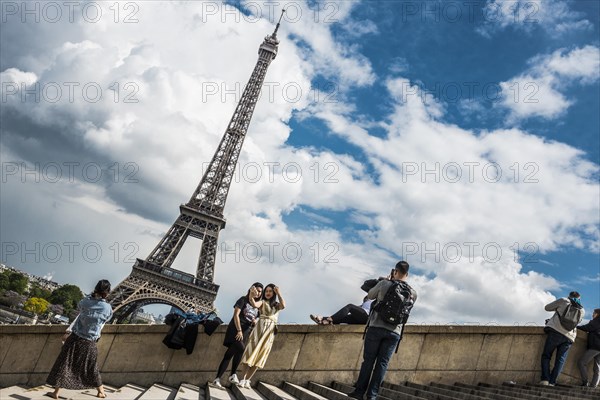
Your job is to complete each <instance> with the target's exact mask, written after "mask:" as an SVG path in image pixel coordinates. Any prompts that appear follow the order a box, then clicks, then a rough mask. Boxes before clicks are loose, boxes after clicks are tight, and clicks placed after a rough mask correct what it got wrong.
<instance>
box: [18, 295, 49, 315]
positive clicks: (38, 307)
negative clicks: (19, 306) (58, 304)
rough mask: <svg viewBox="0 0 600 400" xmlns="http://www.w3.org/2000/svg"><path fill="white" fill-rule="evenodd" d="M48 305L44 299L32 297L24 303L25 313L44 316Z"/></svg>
mask: <svg viewBox="0 0 600 400" xmlns="http://www.w3.org/2000/svg"><path fill="white" fill-rule="evenodd" d="M49 305H50V303H49V302H48V300H46V299H42V298H39V297H32V298H30V299H28V300H27V301H26V302H25V307H23V309H24V310H25V311H29V312H32V313H34V314H38V315H40V314H44V313H45V312H46V311H47V310H48V306H49Z"/></svg>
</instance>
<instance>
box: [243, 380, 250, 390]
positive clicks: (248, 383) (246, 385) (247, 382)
mask: <svg viewBox="0 0 600 400" xmlns="http://www.w3.org/2000/svg"><path fill="white" fill-rule="evenodd" d="M244 387H245V388H246V389H250V379H246V384H245V385H244Z"/></svg>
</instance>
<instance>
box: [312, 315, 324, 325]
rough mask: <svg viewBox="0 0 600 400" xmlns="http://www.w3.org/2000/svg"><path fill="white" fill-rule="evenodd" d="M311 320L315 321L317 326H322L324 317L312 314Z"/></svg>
mask: <svg viewBox="0 0 600 400" xmlns="http://www.w3.org/2000/svg"><path fill="white" fill-rule="evenodd" d="M310 319H312V320H313V321H315V323H316V324H317V325H321V324H322V323H323V317H321V316H319V315H315V314H310Z"/></svg>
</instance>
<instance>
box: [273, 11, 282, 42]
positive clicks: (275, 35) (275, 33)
mask: <svg viewBox="0 0 600 400" xmlns="http://www.w3.org/2000/svg"><path fill="white" fill-rule="evenodd" d="M284 13H285V8H282V9H281V15H280V16H279V21H277V25H276V26H275V31H274V32H273V35H271V36H273V37H274V38H276V37H277V31H278V30H279V25H281V18H283V14H284Z"/></svg>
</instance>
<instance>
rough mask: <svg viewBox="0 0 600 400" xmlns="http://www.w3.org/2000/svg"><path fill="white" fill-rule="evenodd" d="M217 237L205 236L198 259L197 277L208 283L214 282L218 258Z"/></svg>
mask: <svg viewBox="0 0 600 400" xmlns="http://www.w3.org/2000/svg"><path fill="white" fill-rule="evenodd" d="M218 238H219V234H218V233H217V235H216V236H209V235H206V236H204V240H203V241H202V250H201V251H200V258H199V259H198V268H197V269H196V277H197V278H198V279H203V280H205V281H208V282H213V280H214V271H215V259H216V257H217V240H218Z"/></svg>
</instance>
